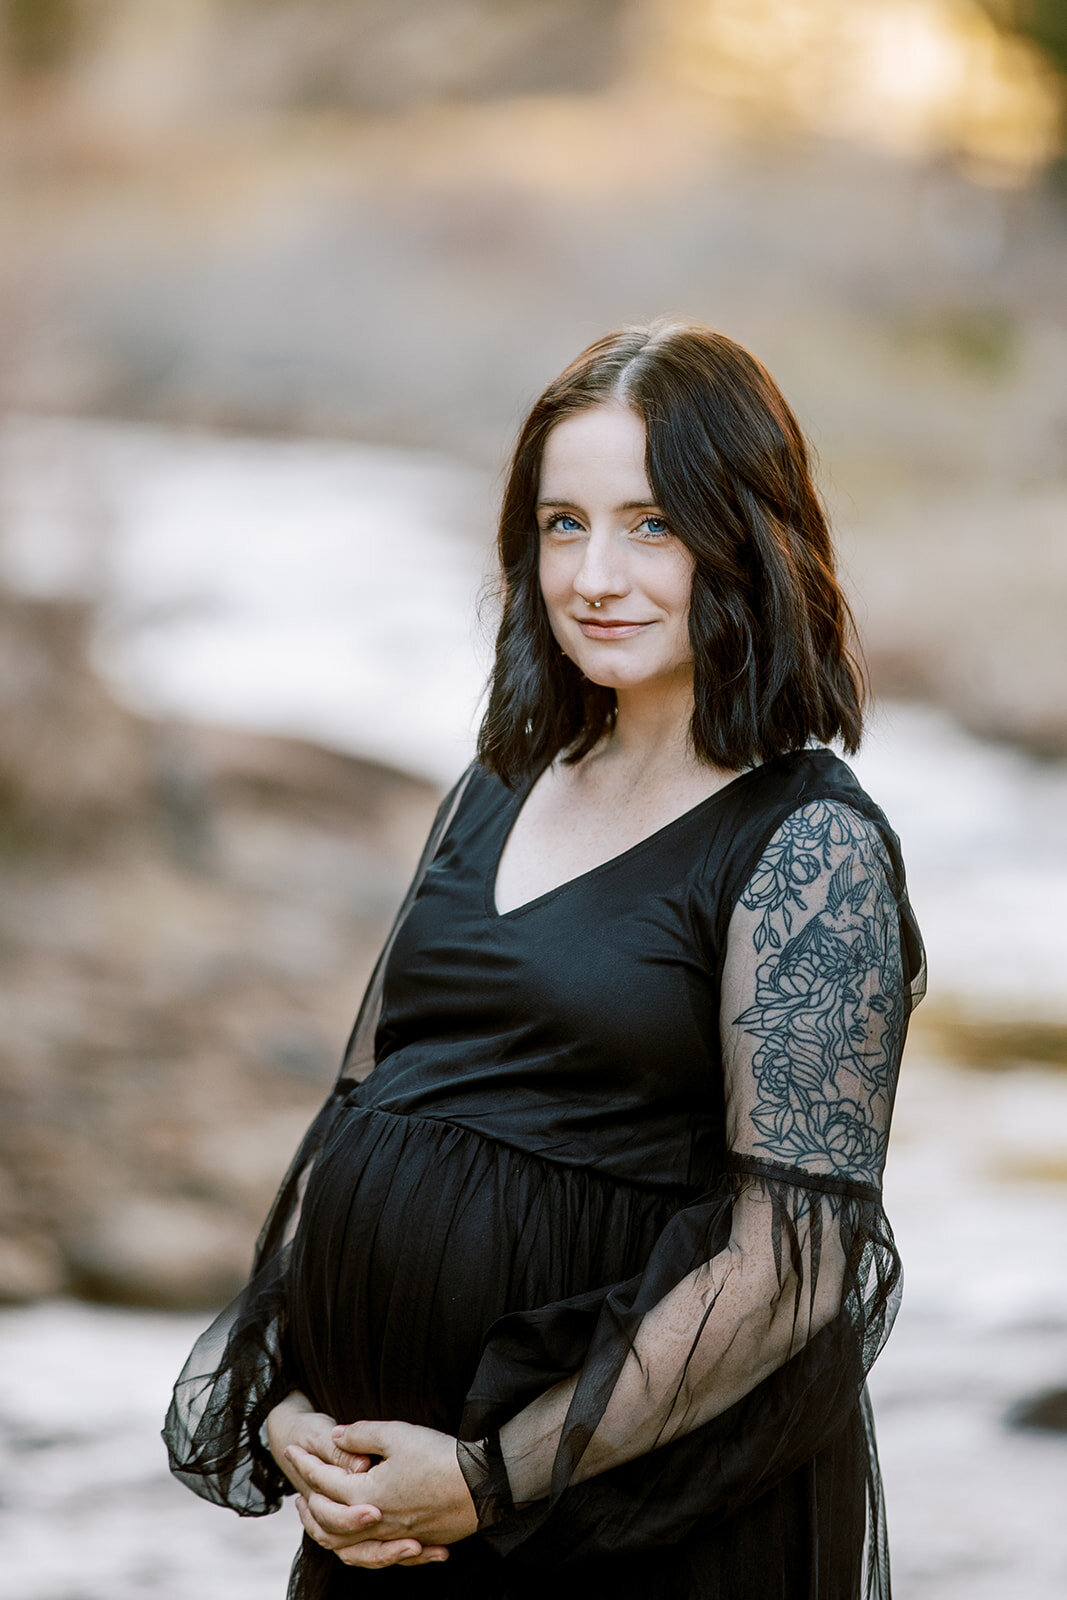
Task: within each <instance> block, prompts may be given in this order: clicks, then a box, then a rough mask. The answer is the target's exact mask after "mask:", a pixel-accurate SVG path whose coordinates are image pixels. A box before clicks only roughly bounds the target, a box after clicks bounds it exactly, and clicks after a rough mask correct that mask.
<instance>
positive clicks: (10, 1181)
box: [0, 597, 435, 1307]
mask: <svg viewBox="0 0 1067 1600" xmlns="http://www.w3.org/2000/svg"><path fill="white" fill-rule="evenodd" d="M85 626H86V614H85V612H84V610H83V609H79V608H78V607H76V606H73V605H70V604H67V603H62V604H58V603H56V604H53V603H50V602H45V601H26V602H23V601H16V600H13V599H11V598H10V597H0V660H2V661H6V662H7V663H8V664H9V670H8V671H7V672H6V673H5V674H3V675H0V681H2V682H3V683H4V688H3V690H0V726H2V734H3V752H2V756H0V773H2V774H3V800H4V811H3V818H4V829H3V834H2V839H0V875H2V879H3V892H2V894H0V949H2V951H3V956H4V960H3V963H2V965H0V1007H2V1008H3V1012H4V1016H5V1029H4V1033H3V1036H2V1038H0V1165H2V1170H3V1179H2V1181H0V1299H7V1300H20V1299H32V1298H35V1297H37V1296H40V1295H44V1294H50V1293H54V1292H57V1291H59V1290H63V1289H66V1290H75V1291H77V1292H80V1293H83V1294H91V1295H93V1296H94V1297H97V1298H109V1299H117V1300H121V1301H124V1302H130V1303H136V1304H143V1305H158V1306H168V1307H178V1306H183V1305H196V1306H203V1305H205V1304H210V1303H212V1302H214V1301H216V1300H217V1299H219V1298H220V1297H221V1296H224V1295H225V1294H226V1293H228V1292H229V1290H230V1288H231V1287H232V1286H233V1285H234V1284H235V1283H237V1282H238V1281H239V1280H240V1278H241V1276H242V1274H243V1273H244V1271H245V1270H246V1268H247V1264H248V1259H249V1255H250V1251H251V1248H252V1243H253V1240H254V1238H255V1234H256V1232H257V1230H258V1228H259V1225H260V1223H261V1221H262V1218H263V1215H264V1213H265V1211H266V1208H267V1206H268V1204H269V1202H270V1199H271V1197H272V1194H273V1191H274V1189H275V1187H276V1185H277V1183H278V1181H279V1179H280V1177H281V1175H282V1173H283V1172H284V1169H285V1167H286V1165H287V1163H288V1160H289V1157H290V1155H291V1153H292V1151H293V1149H294V1148H295V1145H296V1143H297V1141H298V1139H299V1136H300V1133H301V1131H302V1129H303V1126H304V1125H305V1124H306V1122H307V1120H308V1118H309V1117H310V1115H311V1113H312V1112H313V1110H314V1109H315V1107H316V1106H317V1105H318V1103H319V1101H320V1100H321V1099H322V1097H323V1095H324V1093H325V1092H326V1089H327V1087H328V1085H329V1083H330V1081H331V1079H332V1076H333V1073H334V1071H335V1070H336V1063H337V1062H338V1060H339V1058H340V1054H341V1050H342V1048H343V1045H344V1041H345V1038H346V1036H347V1032H348V1028H349V1026H350V1024H351V1020H352V1016H353V1014H354V1012H355V1008H356V1006H357V1004H358V1001H359V997H360V992H361V988H362V984H363V982H364V979H365V976H366V974H367V972H368V970H369V967H370V965H371V963H372V961H373V958H374V956H375V955H376V953H377V949H378V946H379V944H380V941H381V938H382V936H383V933H384V930H385V927H386V925H387V922H388V920H389V917H390V915H391V913H392V911H393V909H394V908H395V906H396V905H397V904H398V902H399V900H400V897H401V895H402V893H403V889H404V886H405V884H406V881H407V878H408V876H409V875H410V871H411V868H412V866H413V864H414V861H415V859H416V857H417V854H418V851H419V848H420V845H421V842H422V839H423V837H424V835H425V831H426V828H427V826H428V824H429V820H430V817H431V815H432V811H433V806H434V803H435V795H434V792H433V790H432V788H431V787H430V786H429V785H428V784H426V783H424V782H422V781H420V780H417V779H414V778H410V777H407V776H405V775H404V774H402V773H399V772H394V771H390V770H389V769H387V768H384V767H380V766H376V765H375V764H373V763H370V762H363V761H359V760H356V759H353V758H350V757H346V756H343V755H338V754H335V753H333V752H330V751H327V750H323V749H320V748H318V747H317V746H315V745H312V744H309V743H304V742H301V741H299V740H288V739H280V738H269V737H261V736H257V735H254V734H243V733H233V734H231V733H228V732H227V731H225V730H223V729H218V728H213V729H201V728H197V727H193V726H183V725H179V724H176V723H172V724H163V723H153V722H151V721H148V720H146V719H142V718H139V717H137V716H134V715H132V714H131V713H129V712H126V711H123V710H121V709H120V708H119V707H117V706H115V705H113V704H112V703H111V701H110V700H109V698H108V696H107V694H106V692H105V690H104V689H103V688H102V687H101V685H100V683H99V681H98V680H97V679H96V678H95V676H94V675H93V673H92V671H91V669H90V668H89V666H88V664H87V662H86V660H85V658H84V654H83V645H84V638H85Z"/></svg>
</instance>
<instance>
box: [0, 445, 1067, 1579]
mask: <svg viewBox="0 0 1067 1600" xmlns="http://www.w3.org/2000/svg"><path fill="white" fill-rule="evenodd" d="M0 484H2V490H0V495H2V500H3V504H2V506H0V512H2V515H0V577H2V578H3V580H4V581H5V582H7V583H10V584H14V585H16V586H18V587H21V588H23V589H25V590H26V591H28V592H32V593H42V594H89V595H92V596H94V597H95V598H96V599H97V600H98V602H99V608H100V609H99V615H100V624H99V633H98V639H97V647H98V657H99V661H100V664H101V666H102V668H103V670H104V671H105V673H106V675H107V676H108V678H109V679H110V681H111V682H112V683H113V685H114V686H115V688H116V689H117V691H118V692H119V693H120V694H121V695H122V696H123V697H124V698H126V699H127V700H128V701H129V702H130V703H132V704H134V705H136V706H139V707H142V708H145V709H148V710H152V711H164V712H174V713H177V714H179V715H182V716H187V717H197V718H205V719H209V720H215V721H222V722H231V723H235V724H239V725H240V724H243V725H248V726H255V727H260V728H269V729H274V730H277V731H283V732H292V733H298V734H303V735H308V736H311V737H315V738H320V739H323V740H326V741H328V742H332V743H335V744H337V745H338V746H340V747H343V748H347V749H352V750H355V751H357V752H364V753H369V754H372V755H376V756H379V757H381V758H384V759H387V760H391V761H394V762H397V763H398V764H400V765H403V766H409V767H413V768H417V769H420V770H423V771H425V772H426V773H428V774H429V775H430V776H432V777H434V778H436V779H438V780H439V781H442V782H443V781H446V780H447V779H449V778H450V777H452V776H453V775H454V774H455V773H456V772H458V770H459V769H460V768H461V767H462V766H463V765H464V763H465V761H466V760H467V758H468V754H469V750H470V747H471V739H472V730H473V727H474V722H475V715H476V706H477V701H478V696H479V692H480V689H481V684H482V681H483V676H484V667H485V659H486V656H485V647H484V644H479V632H478V628H477V624H476V620H475V610H474V601H475V595H476V592H477V589H478V586H479V583H480V580H481V576H482V569H483V562H484V552H485V551H486V550H487V548H488V543H489V530H490V522H491V512H490V491H489V486H488V485H487V483H486V482H485V481H484V480H483V479H482V478H481V477H479V476H478V475H477V474H476V473H473V472H471V471H469V470H467V469H465V468H463V467H461V466H459V465H457V464H456V463H454V462H451V461H448V460H446V459H443V458H440V457H434V456H428V455H422V454H416V453H413V452H406V451H392V450H386V449H381V448H370V447H363V446H349V445H335V444H308V443H268V442H264V441H252V440H240V439H222V438H212V437H207V436H199V435H190V434H178V433H169V432H166V431H163V430H150V429H141V428H131V427H128V426H120V425H109V424H101V423H84V422H77V423H75V422H66V421H41V420H35V419H22V420H13V421H9V422H8V423H7V424H6V425H4V426H3V427H2V428H0ZM855 764H856V767H857V770H858V772H859V774H860V776H861V778H862V780H863V781H864V782H865V784H866V785H867V787H868V788H869V789H870V791H871V792H872V793H873V794H874V796H875V798H876V799H877V800H878V801H879V802H880V803H881V804H882V805H883V806H884V807H885V809H886V811H887V812H888V814H889V816H890V818H891V819H892V821H893V823H894V825H895V826H896V828H897V830H898V832H899V833H900V835H901V837H902V840H903V843H904V848H905V854H906V857H907V860H908V865H909V872H910V877H911V882H912V889H913V897H914V900H915V904H916V907H917V910H918V912H919V916H920V920H921V922H922V925H923V929H924V933H925V935H926V939H927V944H928V950H929V955H930V967H931V989H932V995H933V999H934V1003H935V1004H941V1005H943V1004H944V1003H945V1002H947V1001H948V1000H951V999H953V998H956V999H958V1000H959V1001H960V1002H961V1003H963V1004H964V1005H965V1006H966V1007H967V1008H968V1009H969V1010H971V1011H972V1012H974V1011H978V1012H993V1013H1000V1014H1005V1015H1009V1016H1014V1015H1020V1016H1026V1015H1028V1014H1033V1013H1035V1012H1039V1013H1041V1014H1043V1015H1046V1016H1049V1017H1057V1016H1060V1017H1062V1016H1063V1015H1064V1014H1067V999H1065V996H1064V984H1063V975H1064V973H1065V972H1067V919H1064V918H1063V916H1062V915H1061V908H1062V906H1063V905H1064V904H1065V903H1067V765H1065V764H1050V765H1045V766H1041V765H1038V764H1037V763H1034V762H1032V761H1029V760H1027V759H1026V758H1025V757H1024V756H1022V755H1020V754H1018V753H1016V752H1014V751H1011V750H1009V749H1006V748H1004V747H998V746H993V745H987V744H983V743H980V742H979V741H977V740H975V739H973V738H971V737H969V736H968V735H967V734H966V733H964V732H963V731H962V730H961V729H959V728H958V727H956V726H955V725H954V724H953V723H952V722H951V721H949V720H948V719H947V718H945V717H944V716H942V715H940V714H939V713H937V712H934V711H931V710H927V709H924V708H919V707H909V706H893V707H887V708H883V710H882V711H881V713H880V714H879V715H878V716H877V717H876V718H875V720H874V723H873V725H872V728H871V732H870V736H869V738H868V741H867V743H866V745H865V748H864V751H863V752H862V754H861V756H860V758H859V759H858V760H857V762H856V763H855ZM920 1016H921V1013H920ZM919 1043H920V1045H921V1035H920V1036H919ZM1065 1149H1067V1084H1065V1083H1064V1081H1063V1079H1062V1078H1061V1077H1057V1076H1056V1075H1055V1074H1052V1073H1046V1072H1041V1071H1038V1070H1037V1069H1031V1070H1026V1071H1018V1072H1014V1073H1011V1074H1009V1075H1004V1076H985V1075H977V1074H973V1073H970V1074H969V1073H965V1072H963V1071H960V1070H958V1069H953V1068H951V1067H948V1066H946V1065H938V1064H936V1063H933V1062H929V1061H924V1060H922V1059H920V1058H919V1056H918V1055H917V1054H916V1055H915V1056H914V1057H913V1059H912V1062H911V1064H910V1066H909V1067H908V1070H906V1072H905V1075H904V1081H903V1084H902V1089H901V1095H900V1101H899V1106H898V1114H897V1119H896V1125H895V1130H894V1141H893V1150H892V1155H891V1161H890V1167H889V1170H888V1172H887V1185H886V1186H887V1199H888V1203H889V1210H890V1215H891V1217H892V1219H893V1221H894V1224H895V1227H896V1229H897V1233H898V1237H899V1239H900V1243H901V1249H902V1254H903V1256H904V1260H905V1264H906V1275H907V1290H906V1299H905V1309H904V1311H903V1313H902V1315H901V1319H900V1322H899V1324H898V1327H897V1329H896V1331H895V1333H894V1335H893V1338H892V1339H891V1341H890V1344H889V1346H888V1349H887V1351H886V1352H885V1354H884V1356H883V1357H882V1358H881V1361H880V1362H879V1365H878V1367H877V1368H876V1371H875V1380H874V1382H873V1383H872V1389H873V1392H874V1395H875V1402H876V1409H877V1413H878V1419H879V1428H880V1436H881V1442H882V1451H883V1458H884V1463H885V1471H886V1480H887V1493H888V1499H889V1506H890V1517H891V1532H892V1539H893V1548H894V1560H895V1568H896V1578H897V1582H896V1594H897V1600H1008V1597H1010V1600H1054V1597H1058V1596H1060V1595H1062V1594H1063V1593H1064V1592H1067V1539H1065V1537H1064V1533H1063V1507H1064V1505H1067V1443H1065V1442H1064V1440H1063V1439H1062V1438H1057V1437H1055V1436H1048V1437H1042V1436H1040V1435H1036V1434H1030V1435H1028V1434H1022V1433H1013V1432H1011V1431H1009V1430H1008V1429H1006V1428H1005V1426H1004V1422H1003V1418H1004V1413H1005V1410H1006V1408H1007V1406H1008V1405H1009V1404H1010V1403H1011V1402H1012V1401H1013V1400H1014V1399H1016V1398H1018V1397H1020V1396H1022V1395H1026V1394H1031V1393H1033V1392H1035V1391H1036V1390H1038V1389H1040V1388H1041V1387H1043V1386H1044V1385H1046V1384H1047V1385H1064V1384H1067V1193H1065V1191H1064V1189H1063V1187H1057V1186H1055V1185H1053V1184H1045V1185H1042V1184H1040V1183H1038V1182H1034V1181H1030V1182H1023V1181H1022V1180H1020V1179H1017V1178H1013V1177H1011V1173H1012V1171H1013V1170H1015V1171H1017V1170H1018V1167H1019V1163H1020V1161H1022V1160H1024V1159H1025V1158H1028V1157H1032V1156H1034V1155H1035V1154H1037V1155H1040V1156H1041V1157H1042V1158H1045V1157H1047V1158H1049V1160H1050V1161H1052V1162H1056V1161H1062V1160H1064V1159H1065ZM200 1320H201V1319H195V1318H185V1317H165V1316H148V1315H144V1314H137V1313H123V1312H117V1311H104V1310H98V1309H93V1308H88V1307H84V1306H78V1305H72V1304H67V1303H58V1304H50V1305H43V1306H39V1307H34V1308H30V1309H26V1310H11V1311H6V1312H3V1313H0V1597H10V1600H134V1597H136V1596H142V1595H144V1596H158V1597H160V1600H188V1597H190V1596H194V1595H195V1596H196V1597H197V1600H246V1597H247V1600H253V1597H255V1600H269V1597H270V1596H272V1595H277V1596H279V1597H280V1596H281V1595H282V1594H283V1593H284V1574H285V1571H286V1568H287V1564H288V1558H289V1553H290V1551H291V1549H292V1546H293V1544H294V1543H295V1524H294V1523H293V1521H292V1518H291V1515H289V1514H286V1515H283V1516H282V1517H277V1518H271V1519H267V1521H266V1522H262V1523H258V1522H257V1523H242V1522H240V1521H239V1520H238V1519H236V1518H234V1517H232V1516H230V1515H229V1514H227V1513H225V1512H222V1511H219V1510H217V1509H216V1508H213V1507H209V1506H205V1505H203V1504H201V1503H200V1502H198V1501H197V1500H195V1498H194V1497H193V1496H191V1495H190V1494H188V1493H187V1492H186V1491H185V1490H183V1489H181V1488H180V1487H179V1486H178V1485H177V1484H175V1483H174V1482H172V1481H171V1480H170V1479H169V1478H168V1477H167V1474H166V1471H165V1465H164V1460H163V1454H162V1447H161V1445H160V1444H159V1442H158V1438H157V1433H158V1427H159V1424H160V1420H161V1417H162V1412H163V1410H164V1407H165V1403H166V1394H167V1389H168V1386H169V1384H170V1382H171V1381H172V1379H173V1377H174V1375H175V1373H176V1372H177V1370H178V1368H179V1366H180V1365H181V1361H182V1358H183V1356H184V1354H185V1352H186V1349H187V1347H188V1345H189V1343H190V1342H191V1340H192V1337H193V1336H194V1334H195V1332H196V1331H197V1329H198V1327H199V1324H200Z"/></svg>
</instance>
